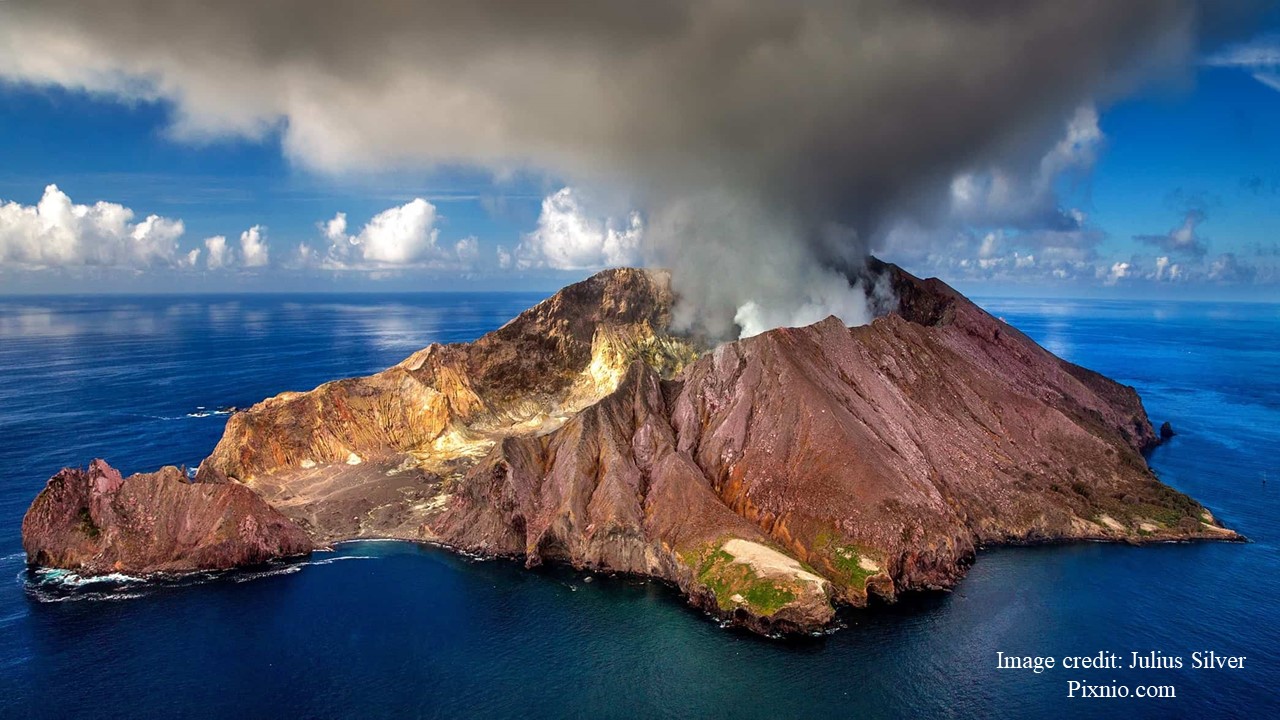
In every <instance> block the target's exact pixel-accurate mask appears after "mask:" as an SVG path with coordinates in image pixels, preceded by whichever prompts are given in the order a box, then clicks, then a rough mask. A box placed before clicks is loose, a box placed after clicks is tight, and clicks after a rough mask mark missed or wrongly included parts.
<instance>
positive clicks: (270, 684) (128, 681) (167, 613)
mask: <svg viewBox="0 0 1280 720" xmlns="http://www.w3.org/2000/svg"><path fill="white" fill-rule="evenodd" d="M537 299H539V298H537V297H534V296H527V295H526V296H521V295H503V294H492V295H444V296H441V295H436V296H433V295H415V296H408V295H401V296H372V295H359V296H342V297H336V296H315V297H223V298H56V299H49V298H43V299H30V298H8V299H0V580H2V582H0V716H3V717H78V716H85V717H95V718H97V717H150V716H165V717H168V716H173V717H192V718H203V717H225V716H238V717H243V718H256V717H288V718H293V717H316V718H346V717H369V716H396V717H446V718H454V717H742V718H755V717H760V718H766V717H768V718H776V717H984V718H989V717H1032V716H1034V717H1072V716H1083V717H1112V716H1116V715H1120V714H1124V715H1128V716H1132V717H1152V718H1157V717H1158V718H1168V717H1201V718H1207V717H1280V702H1277V685H1278V684H1280V671H1278V666H1277V663H1278V662H1280V650H1278V649H1277V648H1280V606H1278V605H1277V601H1276V599H1277V598H1280V553H1278V552H1277V536H1278V535H1280V514H1278V513H1277V511H1278V510H1280V502H1278V501H1277V497H1278V495H1280V469H1277V467H1276V458H1277V456H1278V455H1280V306H1275V305H1246V304H1180V303H1136V302H1132V303H1130V302H1125V303H1121V302H1075V301H1034V300H1002V299H987V300H985V301H983V304H984V305H985V306H986V307H987V308H988V309H989V310H991V311H992V312H993V313H995V314H997V315H999V316H1001V317H1003V318H1005V319H1006V320H1008V321H1009V322H1010V323H1012V324H1014V325H1016V326H1017V327H1019V328H1021V329H1022V330H1024V331H1026V332H1027V333H1028V334H1030V335H1031V336H1032V337H1033V338H1035V339H1037V340H1038V341H1039V342H1041V343H1042V344H1043V345H1045V346H1046V347H1048V348H1049V349H1050V350H1052V351H1054V352H1055V353H1057V354H1059V355H1061V356H1063V357H1066V358H1068V359H1070V360H1073V361H1075V362H1078V363H1081V364H1083V365H1086V366H1088V367H1091V368H1094V369H1096V370H1099V371H1101V372H1103V373H1106V374H1108V375H1111V376H1112V377H1115V378H1117V379H1119V380H1121V381H1122V382H1125V383H1129V384H1132V385H1134V386H1136V387H1137V388H1138V389H1139V391H1140V392H1141V393H1142V396H1143V398H1144V400H1145V402H1146V406H1147V409H1148V411H1149V413H1150V414H1151V417H1152V419H1153V421H1155V422H1157V423H1159V422H1161V421H1164V420H1169V421H1171V422H1172V423H1173V425H1174V427H1175V429H1177V430H1178V432H1179V433H1180V434H1179V435H1178V436H1177V437H1176V438H1174V440H1173V441H1172V442H1170V443H1169V444H1167V445H1166V446H1164V447H1161V448H1159V449H1158V450H1156V451H1155V453H1154V454H1153V455H1152V457H1151V463H1152V465H1153V467H1154V468H1155V469H1156V470H1157V472H1158V473H1159V474H1160V476H1161V478H1162V479H1163V480H1164V481H1165V482H1167V483H1169V484H1171V485H1173V486H1174V487H1177V488H1178V489H1180V490H1183V491H1185V492H1188V493H1190V494H1191V495H1193V496H1194V497H1196V498H1197V499H1199V500H1200V501H1202V502H1203V503H1205V504H1206V505H1207V506H1208V507H1209V508H1210V509H1211V510H1212V511H1213V512H1214V513H1215V514H1217V515H1218V517H1219V518H1221V519H1222V520H1223V521H1224V522H1225V523H1226V524H1227V525H1229V526H1230V527H1233V528H1235V529H1237V530H1239V531H1240V532H1243V533H1244V534H1246V535H1247V536H1249V537H1250V538H1251V539H1252V542H1251V543H1248V544H1190V545H1160V546H1153V547H1145V548H1133V547H1124V546H1111V545H1103V544H1082V545H1074V546H1064V547H1040V548H1020V549H999V550H991V551H984V552H982V553H980V555H979V558H978V562H977V564H976V565H975V566H974V568H973V569H972V571H971V572H970V574H969V576H968V577H967V578H966V579H965V580H964V582H963V583H961V584H960V585H959V586H958V587H957V588H956V590H955V591H954V592H951V593H935V594H925V595H919V596H915V597H910V598H907V599H905V600H904V601H903V602H900V603H899V604H897V605H894V606H891V607H880V608H875V609H872V610H870V611H850V612H846V613H845V614H844V615H843V623H844V625H845V627H844V628H843V629H842V630H840V631H838V632H835V633H833V634H830V635H826V636H823V637H816V638H804V639H799V640H789V641H775V640H767V639H762V638H758V637H755V636H752V635H750V634H747V633H744V632H742V631H738V630H727V629H723V628H720V627H719V626H718V625H716V624H715V623H714V622H712V621H711V620H710V619H708V618H707V617H706V616H704V615H702V614H701V613H699V612H697V611H695V610H692V609H690V608H689V607H688V606H686V605H685V604H684V603H683V601H682V600H681V599H680V598H679V597H678V596H677V595H676V593H675V592H674V591H673V590H672V589H671V588H669V587H667V586H665V585H663V584H661V583H656V582H646V581H641V580H637V579H634V578H612V577H593V578H591V579H592V581H591V582H588V581H587V579H586V577H587V576H586V575H584V574H583V573H579V572H574V571H572V570H571V569H567V568H548V569H544V570H539V571H536V572H529V571H525V570H523V569H521V568H520V567H519V566H518V564H516V563H513V562H508V561H477V560H472V559H468V558H463V557H458V556H455V555H452V554H450V553H448V552H446V551H443V550H439V549H435V548H430V547H419V546H415V545H411V544H406V543H394V542H378V543H373V542H366V543H351V544H346V545H341V546H339V548H338V549H337V550H336V551H334V552H328V553H317V554H316V555H315V556H314V557H312V558H311V560H309V561H307V562H304V563H292V564H280V565H276V566H273V567H270V568H265V569H263V570H260V571H255V572H251V573H250V572H246V573H231V574H225V575H219V576H202V577H191V578H185V579H183V580H181V581H175V582H171V583H168V584H163V585H156V584H151V583H139V582H133V581H130V580H129V579H127V578H118V579H116V580H115V581H113V582H102V583H90V584H79V585H76V584H75V583H74V582H69V580H73V579H68V578H65V577H63V578H58V577H53V576H49V575H44V576H37V575H33V574H31V573H29V572H28V571H27V570H26V568H25V565H24V562H25V561H24V559H23V556H22V554H21V544H20V537H19V529H20V524H21V520H22V514H23V513H24V512H25V510H26V508H27V506H28V504H29V503H30V500H31V498H32V497H34V495H35V494H36V493H37V492H38V491H39V490H40V489H41V488H42V487H43V485H44V482H45V480H46V479H47V477H48V476H49V475H51V474H52V473H53V472H55V471H56V470H57V469H58V468H60V467H62V466H64V465H84V464H86V463H87V462H88V460H89V459H91V458H93V457H104V458H107V459H108V460H109V461H110V462H112V463H113V464H115V465H116V466H117V467H119V468H121V469H122V470H123V471H125V472H132V471H139V470H149V469H154V468H155V467H157V466H159V465H162V464H166V463H187V464H190V465H194V464H195V463H197V462H198V461H199V459H200V458H201V457H203V456H204V455H205V454H206V453H207V452H208V451H209V450H210V449H211V448H212V447H213V445H214V443H215V442H216V440H217V438H218V437H219V435H220V434H221V430H222V426H223V424H224V423H225V420H226V415H225V414H223V413H225V411H226V409H227V408H229V407H243V406H247V405H249V404H251V403H253V402H254V401H256V400H258V399H261V398H262V397H265V396H268V395H271V394H274V393H277V392H280V391H282V390H304V389H308V388H310V387H313V386H315V385H316V384H319V383H321V382H324V381H326V380H330V379H333V378H337V377H341V376H347V375H357V374H365V373H369V372H372V371H376V370H378V369H381V368H383V367H386V366H388V365H390V364H392V363H394V362H397V361H399V360H400V359H402V358H403V357H405V356H406V355H408V354H409V353H411V352H412V351H414V350H416V349H418V348H420V347H423V346H425V345H427V344H428V343H430V342H436V341H440V342H450V341H461V340H469V339H472V338H474V337H477V336H479V335H480V334H482V333H484V332H486V331H488V330H491V329H493V328H496V327H498V326H500V325H501V324H502V323H503V322H505V321H506V320H507V319H509V318H510V317H512V316H514V315H515V314H516V313H517V312H518V311H520V310H521V309H523V308H525V307H527V306H529V305H531V304H532V303H533V302H534V301H536V300H537ZM68 586H71V587H72V588H73V589H68ZM1099 651H1105V652H1115V653H1117V654H1120V655H1121V656H1123V658H1124V659H1125V664H1127V659H1128V657H1129V653H1130V652H1134V651H1138V652H1142V653H1144V654H1145V653H1148V652H1150V651H1158V652H1161V653H1163V654H1164V655H1167V656H1179V657H1181V658H1182V659H1183V662H1184V667H1183V668H1182V669H1155V670H1124V669H1122V670H1116V671H1109V670H1065V669H1062V668H1060V667H1059V668H1055V669H1052V670H1048V671H1045V672H1043V673H1039V674H1037V673H1034V672H1031V671H1026V670H1013V669H998V668H997V667H996V657H997V656H996V654H997V653H998V652H1004V653H1005V654H1007V655H1036V656H1053V657H1055V658H1061V657H1063V656H1067V655H1095V654H1097V653H1098V652H1099ZM1197 651H1199V652H1206V651H1214V652H1216V653H1219V654H1226V655H1233V656H1246V658H1247V659H1246V660H1245V661H1244V667H1243V668H1242V669H1237V670H1231V669H1221V670H1209V669H1199V670H1197V669H1192V668H1191V667H1190V664H1191V654H1192V653H1193V652H1197ZM1071 680H1078V681H1084V682H1087V683H1089V684H1090V685H1094V686H1097V685H1102V686H1110V685H1112V683H1113V681H1114V683H1115V684H1116V685H1125V686H1132V687H1136V686H1139V685H1141V686H1148V685H1169V686H1173V688H1174V692H1175V693H1176V697H1173V698H1160V699H1137V698H1133V697H1131V698H1069V697H1068V696H1067V693H1068V682H1069V681H1071Z"/></svg>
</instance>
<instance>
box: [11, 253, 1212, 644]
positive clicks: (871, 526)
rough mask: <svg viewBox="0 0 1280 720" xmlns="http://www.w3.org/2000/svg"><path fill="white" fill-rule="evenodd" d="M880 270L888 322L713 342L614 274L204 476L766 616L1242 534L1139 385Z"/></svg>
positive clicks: (782, 617)
mask: <svg viewBox="0 0 1280 720" xmlns="http://www.w3.org/2000/svg"><path fill="white" fill-rule="evenodd" d="M868 272H870V273H872V274H876V275H887V277H888V281H889V284H890V285H891V286H892V287H893V289H894V292H895V295H896V297H897V300H898V304H897V309H896V310H894V311H893V312H890V313H888V314H886V315H885V316H883V317H880V318H878V319H876V320H875V321H874V322H872V323H871V324H870V325H867V326H863V327H857V328H847V327H845V326H844V325H842V324H841V323H840V322H839V321H838V320H836V319H835V318H828V319H827V320H824V321H822V322H820V323H817V324H815V325H812V326H809V327H805V328H783V329H778V330H774V331H771V332H767V333H764V334H762V335H758V336H756V337H753V338H750V339H747V340H741V341H737V342H732V343H725V344H722V345H720V346H719V347H716V348H715V349H714V350H712V351H709V352H707V351H704V347H703V345H702V344H701V343H699V342H696V341H694V340H691V339H688V338H680V337H676V336H673V335H672V334H670V332H669V323H670V318H671V306H672V303H673V296H672V294H671V292H670V289H669V287H668V280H667V278H666V276H665V275H662V274H658V273H650V272H645V271H639V270H626V269H623V270H610V271H605V272H603V273H600V274H599V275H596V276H594V277H592V278H591V279H589V280H586V281H584V282H582V283H578V284H576V285H572V286H570V287H568V288H565V289H564V290H562V291H561V292H560V293H558V294H557V295H555V296H553V297H552V298H550V299H549V300H547V301H545V302H543V303H541V304H539V305H538V306H536V307H534V308H532V309H530V310H529V311H526V312H525V313H523V314H522V315H520V316H519V317H518V318H516V319H515V320H513V321H512V322H510V323H508V324H507V325H506V326H504V327H503V328H501V329H499V330H497V331H495V332H493V333H490V334H489V335H486V336H485V337H483V338H481V339H480V340H477V341H476V342H474V343H470V344H459V345H448V346H440V345H433V346H431V347H429V348H426V349H425V350H423V351H420V352H419V353H415V354H414V355H413V356H411V357H410V358H408V359H407V360H405V361H404V362H402V363H400V364H399V365H397V366H395V367H393V368H391V369H389V370H387V371H384V372H382V373H379V374H377V375H373V376H370V377H367V378H357V379H350V380H341V381H337V382H334V383H329V384H326V385H323V386H321V387H319V388H317V389H316V390H313V391H311V392H307V393H286V394H284V395H280V396H277V397H275V398H272V399H269V400H266V401H264V402H262V403H259V404H258V405H255V406H254V407H252V408H250V409H249V410H247V411H243V412H240V413H237V414H235V415H233V416H232V417H231V419H230V421H229V422H228V425H227V430H226V434H225V435H224V437H223V439H222V441H221V442H219V444H218V446H217V448H215V450H214V452H213V454H212V455H211V456H210V457H209V458H208V459H207V460H205V461H204V463H202V464H201V467H200V470H199V473H198V475H197V480H198V481H199V482H198V484H197V485H198V486H199V487H212V488H236V489H237V490H241V491H245V492H248V491H250V490H252V491H253V492H249V494H250V495H253V494H254V493H256V494H257V495H258V496H260V497H261V498H262V499H263V500H265V501H266V504H269V505H270V506H271V507H272V508H275V509H276V510H278V511H279V512H280V513H282V514H283V515H284V516H286V517H288V518H290V519H291V520H292V521H293V522H294V523H296V524H297V526H298V527H301V528H304V529H305V530H306V531H307V533H308V534H309V535H310V537H311V538H312V540H313V541H314V542H315V543H317V544H323V543H326V542H330V541H334V540H339V539H347V538H355V537H397V538H404V539H409V540H422V541H432V542H439V543H442V544H445V545H449V546H452V547H457V548H460V549H465V550H468V551H473V552H480V553H487V554H501V555H513V556H520V557H523V558H524V559H525V562H526V563H527V564H529V565H536V564H539V563H542V562H548V561H553V562H565V563H571V564H573V565H575V566H579V567H591V568H597V569H600V570H605V571H620V572H631V573H638V574H642V575H648V576H653V577H658V578H663V579H665V580H668V581H670V582H673V583H675V584H676V585H678V586H679V587H680V589H681V590H682V591H683V592H684V593H686V594H687V595H688V596H689V597H690V599H691V600H692V601H693V602H694V603H696V604H698V605H699V606H701V607H704V608H706V609H708V610H709V611H711V612H713V613H715V614H717V615H719V616H722V617H724V618H726V619H730V620H733V621H736V622H739V623H742V624H745V625H747V626H749V627H751V628H753V629H756V630H758V631H762V632H785V631H797V630H812V629H815V628H819V627H821V626H823V625H825V624H826V623H829V622H830V621H831V619H832V617H833V614H834V608H835V606H837V605H839V604H842V603H843V604H852V605H862V604H865V603H866V602H867V599H868V597H869V596H870V595H877V596H880V597H882V598H885V599H893V598H894V597H896V595H897V594H898V593H901V592H904V591H910V590H918V589H929V588H945V587H950V586H951V585H953V584H955V583H956V582H957V581H958V580H959V579H960V578H961V577H962V576H963V575H964V572H965V570H966V568H967V567H968V565H969V563H970V562H972V560H973V558H974V551H975V548H976V547H978V546H980V545H984V544H998V543H1033V542H1056V541H1070V540H1083V539H1092V540H1115V541H1125V542H1143V541H1151V540H1170V539H1179V540H1181V539H1198V538H1209V539H1235V538H1237V536H1236V535H1235V533H1233V532H1231V531H1229V530H1226V529H1223V528H1222V527H1221V526H1220V525H1219V524H1218V523H1217V521H1215V520H1214V519H1213V517H1212V515H1210V514H1209V513H1208V511H1206V510H1205V509H1204V508H1202V507H1201V506H1200V505H1199V504H1197V503H1196V502H1195V501H1194V500H1191V499H1190V498H1188V497H1186V496H1185V495H1182V494H1181V493H1178V492H1176V491H1174V490H1172V489H1171V488H1168V487H1167V486H1165V485H1163V484H1161V483H1160V482H1159V481H1158V480H1157V479H1156V478H1155V476H1154V475H1153V474H1152V473H1151V471H1150V469H1149V468H1148V467H1147V464H1146V462H1145V459H1144V456H1143V452H1144V451H1146V450H1148V449H1149V448H1151V447H1152V446H1154V445H1155V444H1156V443H1158V442H1159V440H1158V438H1157V436H1156V434H1155V433H1154V432H1153V430H1152V427H1151V424H1150V422H1149V421H1148V418H1147V416H1146V413H1145V411H1144V410H1143V407H1142V403H1141V401H1140V400H1139V398H1138V396H1137V394H1136V393H1135V392H1134V391H1133V389H1132V388H1128V387H1124V386H1121V385H1119V384H1117V383H1114V382H1112V381H1111V380H1108V379H1107V378H1104V377H1102V376H1100V375H1098V374H1096V373H1093V372H1091V371H1089V370H1086V369H1084V368H1080V367H1077V366H1075V365H1072V364H1070V363H1067V362H1064V361H1062V360H1060V359H1058V358H1056V357H1054V356H1053V355H1052V354H1050V353H1048V352H1047V351H1045V350H1044V349H1043V348H1041V347H1039V346H1038V345H1036V344H1035V343H1034V342H1032V341H1031V340H1030V339H1028V338H1027V337H1026V336H1024V335H1022V334H1021V333H1020V332H1018V331H1017V330H1016V329H1014V328H1012V327H1009V326H1008V325H1007V324H1005V323H1003V322H1001V321H1000V320H998V319H996V318H993V317H991V316H990V315H988V314H987V313H985V312H983V311H982V310H981V309H980V308H978V307H977V306H975V305H973V304H972V303H971V302H969V301H968V300H966V299H965V298H964V297H962V296H960V295H959V294H958V293H956V292H955V291H953V290H951V289H950V288H949V287H947V286H946V285H945V284H943V283H941V282H940V281H937V280H919V279H917V278H915V277H913V276H911V275H909V274H908V273H905V272H903V271H902V270H900V269H898V268H896V267H894V266H890V265H883V264H879V263H875V262H873V263H872V265H871V267H870V268H869V270H868ZM67 472H69V471H64V473H63V475H66V473H67ZM56 479H57V478H55V480H56ZM126 482H127V481H126ZM52 483H53V481H51V486H50V487H51V488H52ZM187 487H195V486H190V485H188V486H187ZM209 492H214V491H209ZM48 493H49V490H46V492H45V493H42V495H41V497H42V498H43V497H44V496H45V494H48ZM152 502H153V504H152V505H151V506H149V507H150V512H151V513H153V514H154V515H155V516H157V517H167V516H169V515H172V514H174V513H176V512H177V511H175V510H173V509H171V507H170V505H169V504H167V503H168V502H169V501H168V500H166V499H164V498H158V497H157V498H154V500H153V501H152ZM40 505H41V499H40V498H38V499H37V501H36V505H33V508H32V511H31V513H29V514H28V521H30V519H31V515H32V513H35V512H36V509H37V507H38V506H40ZM62 520H63V525H64V526H65V527H66V528H67V530H66V532H67V533H68V534H70V533H71V529H72V528H73V527H74V518H70V519H68V518H63V519H62ZM47 524H48V523H46V525H47ZM25 535H26V530H25V526H24V536H25ZM290 538H293V536H292V535H290ZM27 547H28V553H29V557H30V559H31V560H32V561H33V562H36V563H40V564H53V565H63V564H65V562H66V561H65V560H64V557H63V556H62V555H58V554H55V553H51V552H45V553H44V554H39V553H38V552H37V553H33V552H32V548H33V547H35V546H33V545H32V544H28V546H27ZM151 561H152V562H156V563H159V562H162V561H163V558H160V557H153V558H151Z"/></svg>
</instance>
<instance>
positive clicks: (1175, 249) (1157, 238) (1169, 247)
mask: <svg viewBox="0 0 1280 720" xmlns="http://www.w3.org/2000/svg"><path fill="white" fill-rule="evenodd" d="M1205 217H1206V216H1205V213H1204V211H1203V210H1199V209H1195V208H1193V209H1191V210H1188V211H1187V214H1186V216H1185V217H1183V219H1182V224H1181V225H1179V226H1178V227H1175V228H1173V229H1172V230H1170V231H1169V232H1167V233H1165V234H1163V235H1134V236H1133V239H1134V240H1137V241H1138V242H1140V243H1144V244H1147V245H1154V246H1156V247H1158V248H1160V249H1161V250H1164V251H1165V252H1169V253H1180V254H1182V255H1188V256H1192V257H1204V254H1205V253H1206V252H1208V250H1209V247H1208V244H1207V243H1206V242H1205V240H1204V238H1202V237H1200V235H1199V234H1198V233H1197V232H1196V229H1197V228H1198V227H1199V226H1200V223H1202V222H1204V220H1205Z"/></svg>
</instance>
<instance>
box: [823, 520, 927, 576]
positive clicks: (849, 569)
mask: <svg viewBox="0 0 1280 720" xmlns="http://www.w3.org/2000/svg"><path fill="white" fill-rule="evenodd" d="M903 532H904V533H906V532H907V529H906V528H904V529H903ZM813 541H814V549H815V550H817V551H818V553H819V554H820V555H823V556H825V557H826V558H827V561H828V563H829V564H830V565H831V569H832V570H833V571H834V574H835V575H836V576H837V577H835V578H832V579H834V580H838V581H839V582H840V584H842V585H845V586H846V587H849V588H854V589H858V590H865V589H866V587H867V579H868V578H870V577H872V576H873V575H877V574H879V573H880V571H879V570H868V569H867V568H865V567H863V566H862V560H863V558H866V559H867V560H870V561H872V562H875V555H873V554H872V553H871V552H870V551H869V550H868V549H867V548H864V547H862V546H861V545H854V544H849V545H846V544H842V543H840V542H838V541H837V538H836V535H835V533H833V532H830V531H822V532H819V533H818V534H817V535H816V536H815V537H814V539H813ZM877 564H878V563H877ZM824 574H825V573H824ZM828 577H830V575H828Z"/></svg>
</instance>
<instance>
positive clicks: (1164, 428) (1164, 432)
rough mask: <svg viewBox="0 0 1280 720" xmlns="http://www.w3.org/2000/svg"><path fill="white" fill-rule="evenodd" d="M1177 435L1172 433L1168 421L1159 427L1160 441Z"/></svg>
mask: <svg viewBox="0 0 1280 720" xmlns="http://www.w3.org/2000/svg"><path fill="white" fill-rule="evenodd" d="M1177 434H1178V433H1176V432H1174V431H1173V426H1172V425H1170V424H1169V421H1168V420H1166V421H1164V423H1163V424H1162V425H1161V426H1160V439H1161V440H1168V439H1169V438H1171V437H1173V436H1174V435H1177Z"/></svg>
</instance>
